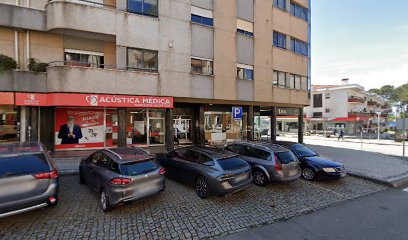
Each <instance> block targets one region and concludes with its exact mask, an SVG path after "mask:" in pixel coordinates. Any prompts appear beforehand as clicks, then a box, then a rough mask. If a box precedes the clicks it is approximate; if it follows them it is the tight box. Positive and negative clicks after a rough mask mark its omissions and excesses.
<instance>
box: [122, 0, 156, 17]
mask: <svg viewBox="0 0 408 240" xmlns="http://www.w3.org/2000/svg"><path fill="white" fill-rule="evenodd" d="M129 1H131V0H126V11H127V12H129V13H134V14H138V15H142V16H148V17H154V18H158V17H159V0H155V1H156V2H157V5H156V6H157V15H152V14H147V13H145V12H144V3H145V1H146V0H140V2H142V12H141V13H139V12H136V11H131V10H130V9H129Z"/></svg>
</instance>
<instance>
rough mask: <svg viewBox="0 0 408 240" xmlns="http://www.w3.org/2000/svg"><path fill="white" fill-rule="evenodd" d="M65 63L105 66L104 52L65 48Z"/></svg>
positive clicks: (96, 66)
mask: <svg viewBox="0 0 408 240" xmlns="http://www.w3.org/2000/svg"><path fill="white" fill-rule="evenodd" d="M64 62H65V65H68V66H79V67H93V68H104V55H103V53H97V52H88V51H81V50H73V49H65V54H64Z"/></svg>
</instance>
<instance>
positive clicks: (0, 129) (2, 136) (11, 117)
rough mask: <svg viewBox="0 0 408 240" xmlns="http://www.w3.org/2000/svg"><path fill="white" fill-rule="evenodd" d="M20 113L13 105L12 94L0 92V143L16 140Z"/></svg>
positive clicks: (17, 138) (17, 139)
mask: <svg viewBox="0 0 408 240" xmlns="http://www.w3.org/2000/svg"><path fill="white" fill-rule="evenodd" d="M19 118H20V114H19V110H18V108H17V107H16V106H14V94H13V93H9V92H2V93H0V143H2V142H18V141H19V140H20V139H19V130H20V128H19V125H20V121H19Z"/></svg>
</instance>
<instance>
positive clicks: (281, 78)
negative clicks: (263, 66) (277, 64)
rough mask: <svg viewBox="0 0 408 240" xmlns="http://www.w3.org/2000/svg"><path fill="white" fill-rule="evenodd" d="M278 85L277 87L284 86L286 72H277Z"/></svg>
mask: <svg viewBox="0 0 408 240" xmlns="http://www.w3.org/2000/svg"><path fill="white" fill-rule="evenodd" d="M278 85H279V87H285V86H286V74H285V73H284V72H279V74H278Z"/></svg>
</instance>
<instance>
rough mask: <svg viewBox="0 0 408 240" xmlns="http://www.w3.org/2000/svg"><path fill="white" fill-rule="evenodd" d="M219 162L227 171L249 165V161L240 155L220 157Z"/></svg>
mask: <svg viewBox="0 0 408 240" xmlns="http://www.w3.org/2000/svg"><path fill="white" fill-rule="evenodd" d="M217 162H218V164H220V166H221V168H222V169H223V170H225V171H229V170H234V169H239V168H242V167H245V166H247V163H246V162H245V160H243V159H241V158H239V157H236V156H234V157H229V158H223V159H218V160H217Z"/></svg>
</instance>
